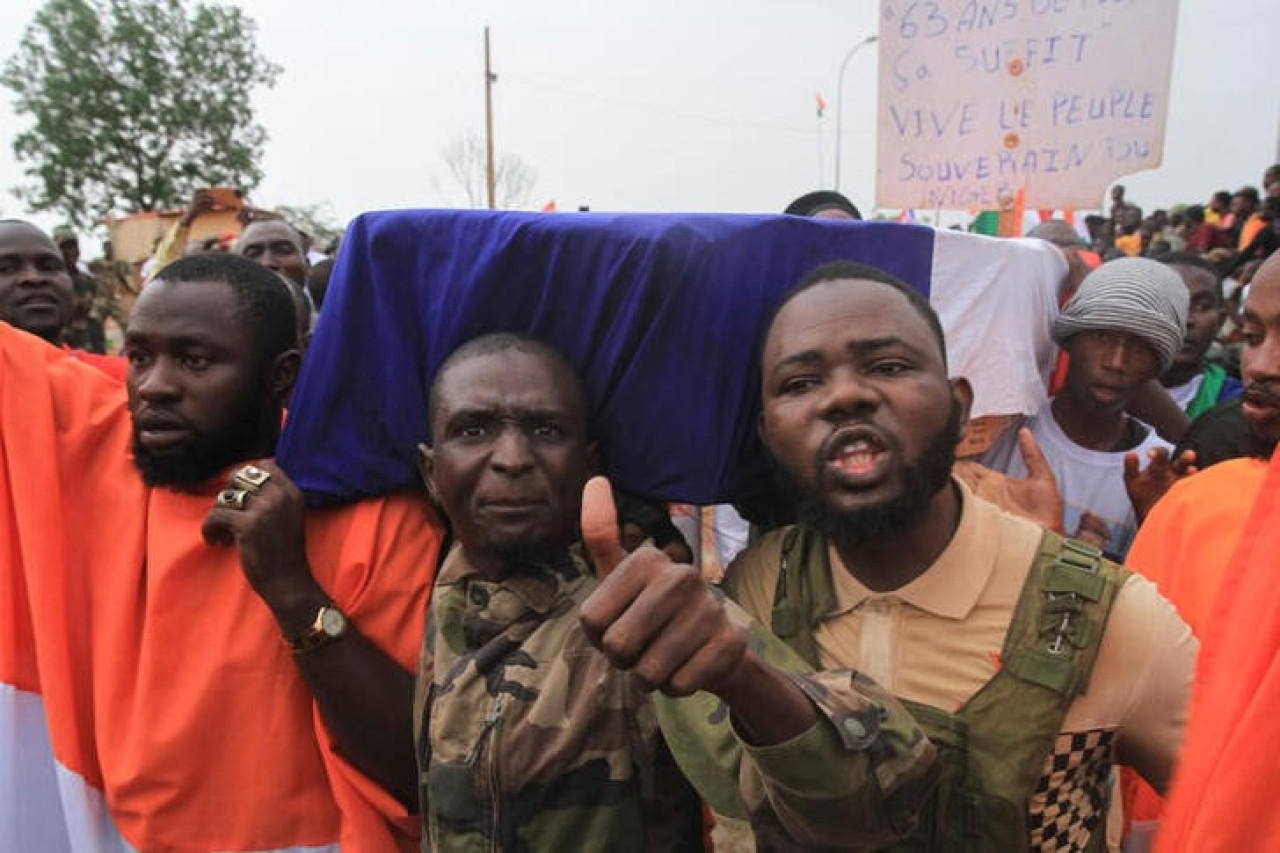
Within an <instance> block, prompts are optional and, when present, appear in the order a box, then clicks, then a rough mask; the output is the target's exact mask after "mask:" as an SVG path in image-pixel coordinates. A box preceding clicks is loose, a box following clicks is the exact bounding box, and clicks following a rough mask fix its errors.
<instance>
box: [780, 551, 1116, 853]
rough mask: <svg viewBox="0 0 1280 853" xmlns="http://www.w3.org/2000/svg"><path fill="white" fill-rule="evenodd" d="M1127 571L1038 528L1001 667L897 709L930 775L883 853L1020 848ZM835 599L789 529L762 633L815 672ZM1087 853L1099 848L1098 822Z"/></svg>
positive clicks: (816, 554)
mask: <svg viewBox="0 0 1280 853" xmlns="http://www.w3.org/2000/svg"><path fill="white" fill-rule="evenodd" d="M1128 576H1129V572H1128V571H1126V570H1125V569H1123V568H1122V567H1120V566H1117V565H1116V564H1114V563H1112V562H1110V561H1108V560H1105V559H1103V558H1102V555H1101V553H1100V552H1099V551H1098V550H1097V549H1095V548H1092V547H1090V546H1088V545H1085V544H1083V543H1081V542H1076V541H1074V540H1070V539H1063V538H1062V537H1061V536H1058V535H1057V534H1055V533H1052V532H1049V531H1045V534H1044V537H1043V538H1042V539H1041V542H1040V548H1039V551H1038V552H1037V554H1036V558H1035V561H1034V563H1033V564H1032V567H1031V571H1030V572H1029V574H1028V576H1027V581H1026V583H1025V584H1024V585H1023V588H1022V593H1021V596H1020V597H1019V600H1018V604H1017V607H1016V609H1015V611H1014V614H1013V619H1012V621H1011V622H1010V623H1009V630H1008V633H1007V634H1006V635H1005V641H1004V648H1003V650H1002V651H1001V658H1000V659H1001V667H1000V670H999V671H998V672H997V673H996V675H995V676H994V677H993V678H992V679H991V680H990V681H988V682H987V683H986V684H985V685H983V686H982V688H981V689H979V690H978V692H977V693H975V694H974V695H973V696H972V697H971V698H970V699H969V701H968V702H966V703H965V705H964V706H963V707H962V708H961V709H960V710H959V711H958V712H956V713H954V714H951V713H947V712H945V711H942V710H939V709H937V708H933V707H931V706H928V705H923V704H920V703H917V702H907V701H903V704H904V705H905V706H906V707H907V709H908V710H909V711H910V712H911V714H912V716H914V717H915V719H916V722H917V723H918V724H919V726H920V728H921V729H923V730H924V732H925V734H926V735H928V736H929V739H930V740H931V741H932V742H933V744H934V746H935V747H937V749H938V756H939V763H940V765H941V770H942V772H941V778H940V781H939V785H938V788H937V790H936V791H935V793H934V795H933V796H932V797H931V799H930V800H929V802H928V803H927V804H926V806H925V809H924V811H923V812H922V814H921V817H920V823H919V826H918V829H917V831H916V832H915V833H914V834H913V835H912V836H911V838H910V839H908V840H907V841H905V842H903V843H901V844H899V845H896V846H894V847H892V848H890V849H891V850H893V851H924V850H927V851H931V853H953V851H954V853H960V851H965V853H971V852H972V853H976V852H977V851H982V853H986V851H992V853H995V851H999V853H1007V851H1016V850H1026V849H1028V847H1029V844H1030V827H1029V825H1028V809H1027V803H1028V800H1029V799H1030V798H1031V796H1032V794H1033V793H1035V787H1036V785H1037V783H1038V782H1039V781H1040V778H1041V776H1042V773H1043V770H1044V766H1045V762H1046V760H1047V759H1048V756H1049V754H1050V753H1051V752H1052V750H1053V745H1054V740H1055V738H1056V737H1057V735H1058V733H1059V731H1060V729H1061V725H1062V720H1063V718H1064V717H1065V716H1066V713H1067V709H1068V707H1069V706H1070V704H1071V701H1072V700H1073V699H1074V698H1075V697H1076V696H1078V695H1079V694H1081V693H1083V692H1084V691H1085V689H1086V688H1087V687H1088V684H1089V675H1090V672H1091V671H1092V669H1093V663H1094V660H1095V658H1096V657H1097V653H1098V646H1099V641H1100V639H1101V638H1102V632H1103V628H1104V627H1105V626H1106V623H1107V617H1108V615H1109V614H1110V612H1111V605H1112V603H1113V602H1114V601H1115V596H1116V594H1117V593H1118V592H1119V590H1120V588H1121V587H1122V586H1123V585H1124V581H1125V579H1126V578H1127V577H1128ZM834 601H835V591H834V589H833V586H832V579H831V573H830V570H829V568H828V562H827V557H826V540H825V538H824V537H823V536H821V535H820V534H817V533H815V532H813V531H810V530H807V529H804V528H801V527H795V528H792V529H791V530H789V531H787V533H786V534H785V537H784V539H783V543H782V563H781V570H780V571H779V574H778V583H777V589H776V591H775V594H774V604H773V613H772V623H773V624H772V628H773V632H774V634H776V635H777V636H778V637H779V638H780V639H781V640H782V641H783V642H785V643H786V644H787V645H788V646H790V647H791V648H792V649H793V650H794V651H795V652H796V654H798V655H799V656H800V657H802V658H804V659H805V660H806V661H807V662H808V663H809V664H810V665H811V666H814V667H818V666H820V662H819V660H818V649H817V645H816V643H815V642H814V638H813V633H814V631H815V630H816V629H817V626H818V623H819V621H820V620H821V618H822V616H823V615H824V614H826V613H829V612H830V610H831V607H832V605H833V603H834ZM1101 824H1102V825H1100V826H1099V831H1096V832H1094V833H1092V836H1091V838H1090V842H1089V847H1088V850H1091V851H1092V850H1103V849H1105V847H1106V832H1105V826H1104V825H1105V818H1104V819H1102V820H1101Z"/></svg>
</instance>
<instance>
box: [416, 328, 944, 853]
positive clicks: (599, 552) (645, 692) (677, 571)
mask: <svg viewBox="0 0 1280 853" xmlns="http://www.w3.org/2000/svg"><path fill="white" fill-rule="evenodd" d="M585 402H586V401H585V395H584V393H583V391H582V388H581V384H580V381H579V380H578V378H577V377H576V375H575V374H574V372H573V370H572V369H571V368H570V367H569V366H568V365H567V364H566V363H565V362H564V360H563V359H562V358H561V357H560V356H559V355H558V354H557V353H555V351H554V350H551V349H550V348H549V347H547V346H545V345H543V344H541V343H539V342H537V341H534V340H532V339H529V338H524V337H521V336H515V335H491V336H487V337H485V338H479V339H477V340H475V341H472V342H471V343H469V344H466V345H464V346H463V347H462V348H460V349H459V350H458V351H456V352H455V353H454V354H453V355H452V356H450V358H449V359H448V360H447V361H446V363H445V364H444V365H443V366H442V367H441V369H440V371H439V373H438V374H437V377H436V380H435V383H434V384H433V386H432V390H431V396H430V410H431V423H432V444H431V446H430V447H426V446H424V447H423V448H422V456H421V464H422V469H423V476H424V479H425V481H426V483H427V487H428V491H429V492H430V494H431V495H432V497H433V498H434V499H435V500H436V502H437V503H438V504H439V505H440V506H441V507H442V508H443V509H444V511H445V513H446V514H447V515H448V516H449V519H450V521H451V523H452V525H453V532H454V535H455V536H456V538H457V543H458V544H457V546H456V547H455V549H454V551H453V552H452V553H451V554H450V556H449V558H448V559H447V560H446V562H445V564H444V566H443V567H442V569H441V571H440V573H439V576H438V578H437V582H436V589H435V592H434V595H433V600H432V604H431V609H430V615H429V618H428V626H427V632H426V638H425V641H424V649H423V656H422V667H421V671H420V673H419V680H418V697H417V701H416V707H415V717H416V731H417V735H418V758H419V768H420V792H421V805H422V814H423V821H424V824H425V830H426V831H425V834H424V849H427V850H441V851H454V850H467V851H469V850H493V849H496V850H575V851H577V850H610V851H614V850H623V851H625V850H663V851H670V850H676V851H679V850H699V849H702V846H703V831H702V822H701V808H700V802H699V800H700V798H699V794H701V795H702V799H706V800H708V801H709V802H712V804H713V805H714V806H715V807H716V808H717V810H728V811H733V812H736V813H738V814H742V815H746V816H748V817H749V823H750V826H751V827H752V828H753V829H756V830H757V833H756V836H755V843H756V844H757V845H758V849H813V848H815V847H842V848H849V847H854V846H874V845H879V844H883V843H888V842H892V841H893V840H895V839H896V838H898V837H901V836H902V835H903V834H904V833H906V832H908V831H909V830H910V829H911V827H912V825H913V821H914V815H915V811H916V809H917V808H918V807H919V805H920V804H921V802H922V801H923V800H924V798H925V796H926V795H927V794H928V792H929V790H930V787H931V784H932V781H933V776H934V773H933V769H934V768H933V764H934V752H933V748H932V746H931V745H930V744H929V742H928V741H927V740H925V739H924V738H923V736H922V735H921V733H920V731H919V730H918V729H917V728H916V727H915V725H914V724H913V723H912V722H911V719H910V717H909V716H908V715H907V713H906V711H905V710H904V709H903V708H902V706H901V705H899V704H898V703H897V702H896V701H895V700H894V699H893V698H892V697H890V696H888V695H887V694H886V693H884V692H883V691H881V690H880V689H879V688H878V687H876V686H875V685H874V684H873V683H871V682H870V681H869V680H868V679H865V678H864V677H861V676H856V675H854V674H853V673H851V672H848V671H830V672H826V673H823V674H821V675H820V676H815V675H799V674H792V673H789V672H787V671H786V669H787V664H789V663H794V661H793V660H785V658H786V654H787V653H786V649H785V648H782V647H781V646H780V644H778V643H777V641H776V640H774V639H773V638H771V637H770V636H769V635H768V634H767V633H766V632H764V631H762V630H761V629H760V628H759V627H758V626H755V625H753V624H751V622H750V620H749V619H748V618H747V617H746V615H745V614H744V613H743V612H742V611H741V610H740V609H737V608H736V607H733V606H731V605H727V604H726V603H725V602H724V601H723V598H722V597H721V596H719V595H717V594H714V593H713V592H711V591H710V590H708V589H706V588H705V587H704V586H703V585H702V582H701V580H700V578H699V577H698V575H697V573H696V572H695V571H694V570H693V569H692V568H690V567H688V566H680V565H677V564H675V563H672V562H671V561H670V559H669V558H667V557H666V555H664V554H662V553H661V552H659V551H657V550H656V549H652V548H641V549H639V550H637V551H636V552H634V553H633V554H631V555H626V554H625V553H624V552H623V551H622V550H621V548H620V547H619V546H618V544H617V529H616V521H615V520H614V519H613V518H611V517H609V515H608V510H609V509H611V502H610V499H609V497H608V490H607V484H604V485H605V488H604V494H603V495H601V494H599V493H598V485H597V484H598V483H603V481H596V482H595V483H593V484H592V488H593V489H597V493H594V494H593V493H592V491H591V490H590V489H589V490H588V493H589V496H588V497H587V498H586V499H585V501H584V498H583V486H584V484H585V483H586V481H587V479H588V476H589V474H590V472H591V469H592V467H593V463H594V446H593V445H592V444H591V443H590V441H589V440H588V430H587V423H586V405H585ZM602 508H603V509H605V514H604V518H603V519H600V518H599V517H598V511H599V510H601V509H602ZM580 510H581V512H582V533H583V540H584V543H585V544H586V546H587V554H589V560H590V563H588V558H587V556H584V554H583V553H581V552H580V551H579V550H578V548H577V546H576V545H575V542H576V541H577V539H578V520H579V512H580ZM593 568H594V574H593V571H592V569H593ZM597 575H599V576H601V577H602V578H603V579H598V577H597ZM775 659H778V660H779V662H780V663H782V664H783V666H775V665H774V664H772V663H768V662H766V661H767V660H775ZM655 689H657V690H661V691H662V693H664V694H666V696H669V697H670V696H677V697H678V696H690V700H689V704H688V706H687V707H682V703H683V702H684V701H685V700H676V701H671V700H667V699H664V700H663V701H664V703H668V705H669V706H677V709H676V710H675V711H671V710H670V709H669V708H668V709H667V710H664V711H663V712H662V714H661V716H662V724H661V725H659V722H658V716H659V714H658V713H656V711H655V705H654V703H653V702H652V701H651V699H650V696H649V691H651V690H655ZM700 691H701V692H700ZM695 693H696V694H697V695H696V696H692V695H691V694H695ZM726 709H727V712H728V713H725V711H726ZM673 752H674V755H673ZM707 756H714V759H715V760H713V761H710V762H707V761H706V759H707ZM673 759H674V761H673ZM690 760H692V761H698V762H704V763H706V765H707V766H710V765H711V764H716V763H718V764H719V765H721V766H722V768H723V770H724V772H723V773H721V774H720V777H719V778H721V779H725V778H730V779H732V781H733V782H734V785H733V787H734V790H733V792H732V793H731V794H727V793H726V791H725V790H724V786H721V787H720V788H718V789H717V790H714V791H712V790H705V791H699V792H695V791H694V789H693V788H692V787H691V785H690V783H689V782H688V781H687V780H686V778H685V776H684V775H683V774H682V773H681V771H680V769H679V765H680V764H681V763H683V762H686V761H690ZM697 775H698V778H700V779H703V780H704V782H703V784H706V780H707V779H709V778H714V777H715V774H714V773H705V772H703V773H699V774H697ZM708 787H710V786H708ZM735 798H736V802H735Z"/></svg>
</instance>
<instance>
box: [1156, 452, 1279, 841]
mask: <svg viewBox="0 0 1280 853" xmlns="http://www.w3.org/2000/svg"><path fill="white" fill-rule="evenodd" d="M1277 554H1280V454H1273V456H1272V459H1271V464H1270V466H1269V469H1268V471H1267V475H1266V479H1265V480H1264V482H1263V484H1262V489H1261V490H1260V491H1259V492H1258V497H1257V500H1256V501H1255V502H1254V505H1253V509H1252V511H1251V512H1250V514H1249V520H1248V522H1247V523H1246V524H1245V528H1244V533H1243V535H1242V536H1241V537H1240V542H1239V544H1238V545H1237V546H1236V550H1235V555H1234V556H1233V557H1232V560H1231V564H1230V568H1229V569H1228V571H1227V573H1226V576H1225V578H1224V580H1223V583H1222V587H1221V590H1220V592H1219V594H1218V599H1217V602H1216V604H1215V605H1214V610H1213V616H1212V618H1211V619H1210V620H1209V624H1208V629H1207V631H1206V632H1205V636H1204V638H1203V640H1204V642H1203V644H1202V645H1201V649H1200V662H1199V664H1198V667H1197V671H1196V683H1195V686H1194V688H1193V689H1192V694H1191V716H1190V721H1189V723H1188V726H1187V738H1186V743H1185V744H1184V746H1183V752H1182V757H1181V758H1180V760H1179V764H1178V772H1177V775H1176V777H1175V778H1174V783H1173V790H1172V793H1171V794H1170V797H1169V801H1168V807H1167V809H1166V810H1165V816H1164V820H1163V826H1162V829H1161V832H1160V834H1159V836H1158V837H1157V844H1156V850H1157V851H1158V853H1175V852H1176V853H1182V851H1195V853H1211V851H1235V850H1261V849H1271V848H1272V847H1273V846H1274V845H1275V843H1276V839H1278V838H1280V808H1277V807H1276V793H1275V792H1276V788H1277V787H1278V786H1280V764H1277V763H1276V760H1275V756H1276V754H1277V752H1280V714H1277V713H1276V709H1277V708H1280V666H1277V663H1278V662H1280V584H1277V583H1276V566H1277V562H1276V555H1277ZM1268 839H1270V840H1269V841H1268Z"/></svg>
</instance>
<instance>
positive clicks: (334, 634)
mask: <svg viewBox="0 0 1280 853" xmlns="http://www.w3.org/2000/svg"><path fill="white" fill-rule="evenodd" d="M346 633H347V617H346V614H344V613H343V612H342V611H341V610H339V609H338V608H337V607H336V606H334V605H332V604H326V605H324V606H323V607H321V608H320V609H319V610H317V611H316V618H315V621H313V622H312V623H311V627H309V628H308V629H307V630H306V631H304V632H302V634H301V635H299V636H297V637H294V638H293V639H289V638H287V637H286V638H285V644H286V645H287V646H288V647H289V648H291V649H293V650H294V651H295V652H309V651H311V650H312V649H318V648H320V647H322V646H327V645H329V644H330V643H336V642H337V641H338V640H341V639H342V638H343V637H344V636H345V635H346Z"/></svg>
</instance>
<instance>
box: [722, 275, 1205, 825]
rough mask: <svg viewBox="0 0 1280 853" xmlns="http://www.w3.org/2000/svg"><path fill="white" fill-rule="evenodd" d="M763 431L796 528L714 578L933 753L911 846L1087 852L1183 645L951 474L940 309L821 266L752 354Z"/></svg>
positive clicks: (1172, 619)
mask: <svg viewBox="0 0 1280 853" xmlns="http://www.w3.org/2000/svg"><path fill="white" fill-rule="evenodd" d="M762 353H763V361H762V396H763V405H764V409H763V413H762V416H761V419H760V435H761V438H762V439H763V441H764V444H765V446H766V448H767V449H768V451H769V452H770V454H771V456H772V457H773V459H774V461H775V463H776V468H777V472H778V474H779V476H780V479H781V480H782V481H783V483H784V484H786V487H787V489H788V490H789V492H790V493H791V494H792V495H793V497H794V499H795V501H796V503H797V506H798V513H799V518H800V519H801V520H800V523H799V524H798V525H796V526H794V527H788V528H783V529H780V530H776V531H773V532H771V533H770V534H768V535H766V536H765V537H764V538H763V539H762V540H761V541H759V542H757V543H756V544H755V545H753V546H752V547H751V548H750V549H749V550H748V551H747V552H746V553H745V554H743V555H742V556H741V557H740V558H739V559H738V560H737V561H736V562H735V563H734V564H733V565H732V566H731V567H730V569H729V572H728V575H727V578H726V581H725V588H726V591H727V592H728V594H729V595H730V597H732V598H734V599H735V600H736V601H738V602H739V603H740V604H742V605H743V607H744V608H745V609H746V610H747V611H748V612H749V613H751V614H752V615H753V616H754V617H756V618H757V619H760V620H761V621H762V622H765V623H766V624H768V625H770V626H771V627H772V628H773V631H774V633H776V634H777V635H778V636H779V637H780V638H781V639H782V640H783V641H785V642H786V643H787V644H788V645H790V646H791V647H792V649H794V650H795V651H796V652H797V653H798V654H799V655H800V656H801V657H803V658H804V659H806V660H807V661H808V662H809V663H810V665H813V666H818V667H849V668H853V669H857V670H858V671H860V672H864V673H866V674H867V675H869V676H871V677H872V678H873V679H875V680H876V681H877V682H878V683H879V684H882V685H884V686H886V687H888V688H889V689H890V690H891V691H892V692H893V693H895V694H896V695H897V696H898V697H899V698H900V699H902V700H904V703H905V704H906V705H907V707H908V709H909V710H911V711H912V713H913V715H914V716H915V717H916V720H917V722H919V723H920V724H921V727H922V728H924V730H925V733H926V734H927V735H928V736H929V737H930V739H931V740H932V741H933V743H934V744H935V746H937V747H938V749H939V752H940V760H941V763H942V766H943V770H942V782H941V786H940V789H939V792H938V794H937V796H936V797H935V798H934V800H933V801H932V803H931V805H930V806H929V808H928V809H927V810H926V813H925V815H924V816H923V817H922V819H921V824H920V826H921V830H920V832H919V833H918V834H917V836H916V838H915V839H914V840H915V841H916V843H917V844H918V845H919V846H920V848H921V849H943V848H945V847H949V846H950V845H952V844H954V843H956V842H955V839H957V838H965V839H966V840H965V841H964V842H962V843H963V845H964V847H965V849H982V850H1013V849H1025V848H1026V847H1027V845H1028V844H1030V845H1031V846H1032V847H1034V848H1037V849H1038V848H1041V847H1044V848H1046V849H1048V848H1051V847H1052V848H1055V849H1064V848H1067V849H1081V850H1094V849H1102V845H1103V844H1104V841H1105V834H1106V833H1105V832H1104V830H1103V823H1104V815H1105V813H1106V809H1107V792H1108V788H1109V784H1108V779H1109V777H1110V773H1111V768H1112V763H1113V761H1119V762H1121V763H1125V764H1131V765H1132V766H1134V767H1135V768H1137V769H1138V771H1139V772H1140V773H1141V774H1142V775H1143V777H1145V778H1146V779H1148V780H1150V781H1151V782H1152V783H1153V784H1154V785H1155V786H1156V787H1157V788H1158V789H1163V787H1164V785H1165V783H1166V782H1167V780H1168V777H1169V774H1170V772H1171V770H1172V765H1173V760H1174V757H1175V755H1176V752H1177V748H1178V744H1179V742H1180V739H1181V731H1182V724H1183V717H1184V713H1185V707H1186V700H1187V690H1188V687H1189V685H1190V680H1191V674H1192V668H1193V665H1194V657H1195V641H1194V639H1193V638H1192V637H1191V635H1190V632H1189V631H1188V630H1187V628H1186V626H1185V625H1183V624H1182V622H1181V620H1179V619H1178V618H1177V615H1176V614H1175V613H1174V612H1173V610H1172V608H1171V607H1169V605H1168V604H1167V603H1166V602H1164V601H1163V600H1162V599H1161V598H1160V597H1159V596H1158V595H1157V594H1156V592H1155V589H1154V587H1152V585H1151V584H1150V583H1148V582H1146V581H1144V580H1142V579H1140V578H1136V577H1133V576H1130V575H1128V573H1127V572H1125V571H1124V570H1123V569H1121V568H1120V567H1118V566H1116V565H1114V564H1112V563H1110V562H1108V561H1106V560H1104V559H1102V558H1101V555H1100V554H1099V553H1098V551H1096V550H1094V549H1091V548H1089V547H1087V546H1085V545H1083V544H1080V543H1075V542H1070V541H1064V540H1062V539H1061V538H1059V537H1057V536H1056V535H1055V534H1052V533H1049V532H1047V531H1045V530H1043V529H1042V528H1040V527H1038V526H1036V525H1034V524H1032V523H1031V522H1028V521H1026V520H1023V519H1021V518H1017V517H1014V516H1011V515H1008V514H1005V513H1003V512H1001V511H1000V510H999V509H997V508H996V507H995V506H993V505H991V504H988V503H986V502H985V501H983V500H981V499H978V498H975V497H974V496H973V494H972V493H971V492H970V491H969V490H968V488H967V487H965V486H964V485H963V484H961V483H960V482H959V481H957V480H955V479H954V478H952V477H951V476H950V469H951V464H952V459H953V456H954V451H955V447H956V444H957V443H958V441H959V440H960V438H961V436H962V435H963V433H964V430H965V420H966V416H967V410H968V406H969V403H970V399H971V390H970V388H969V385H968V383H967V382H966V381H965V380H964V379H948V376H947V365H946V355H945V347H944V342H943V336H942V332H941V327H940V325H939V323H938V319H937V316H936V315H935V314H934V312H933V310H932V308H931V307H930V306H929V304H928V302H927V301H926V300H925V299H924V298H922V297H921V296H920V295H919V294H917V293H916V292H915V291H913V290H911V288H910V287H908V286H907V285H905V284H903V283H902V282H901V281H899V280H897V279H895V278H893V277H892V276H889V275H887V274H885V273H883V272H881V271H879V270H876V269H872V268H870V267H865V266H862V265H858V264H852V263H847V262H837V263H834V264H830V265H827V266H824V267H820V268H819V269H817V270H815V271H814V272H813V273H811V274H810V275H809V276H808V277H807V278H806V279H805V280H804V281H802V282H801V283H800V284H799V285H798V286H797V287H796V288H795V289H794V290H793V291H792V292H791V294H790V295H789V297H787V298H786V299H785V300H784V301H783V303H782V305H781V307H780V308H779V309H778V311H777V313H776V314H775V315H774V318H773V321H772V323H771V324H770V326H769V329H768V332H767V335H766V339H765V342H764V346H763V350H762Z"/></svg>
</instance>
